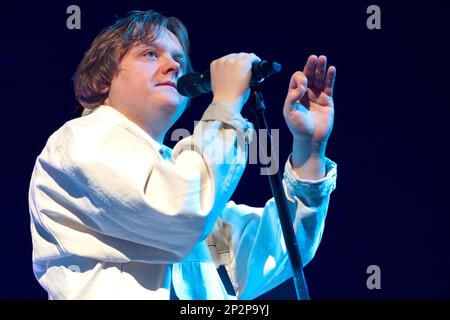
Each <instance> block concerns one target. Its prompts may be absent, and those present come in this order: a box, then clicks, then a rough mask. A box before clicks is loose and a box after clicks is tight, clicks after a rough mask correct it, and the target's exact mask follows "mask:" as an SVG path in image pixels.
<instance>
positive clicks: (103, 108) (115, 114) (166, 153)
mask: <svg viewBox="0 0 450 320" xmlns="http://www.w3.org/2000/svg"><path fill="white" fill-rule="evenodd" d="M93 112H95V113H97V114H102V115H106V116H108V117H110V118H112V119H114V120H116V121H118V122H120V123H122V124H125V125H126V126H127V127H128V128H129V129H130V130H132V131H133V132H134V133H135V134H137V135H139V136H140V137H141V138H143V139H144V140H145V141H146V142H147V143H148V144H149V145H150V146H151V147H152V148H153V149H155V150H156V151H158V152H159V154H161V156H162V157H163V158H164V159H166V160H170V159H171V158H172V149H171V148H169V147H167V146H165V145H163V144H161V143H159V142H158V141H156V140H155V139H153V138H152V137H151V136H150V135H149V134H148V133H147V132H145V131H144V130H143V129H142V128H141V127H139V126H138V125H137V124H136V123H134V122H133V121H131V120H130V119H128V118H127V117H126V116H125V115H124V114H123V113H121V112H120V111H118V110H117V109H115V108H113V107H111V106H109V105H105V104H103V105H100V106H98V107H97V108H95V109H94V110H93V111H92V112H90V113H93Z"/></svg>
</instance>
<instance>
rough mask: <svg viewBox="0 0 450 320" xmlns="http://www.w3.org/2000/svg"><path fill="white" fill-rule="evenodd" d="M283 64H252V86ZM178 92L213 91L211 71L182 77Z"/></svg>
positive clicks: (264, 62)
mask: <svg viewBox="0 0 450 320" xmlns="http://www.w3.org/2000/svg"><path fill="white" fill-rule="evenodd" d="M280 70H281V65H280V64H279V63H277V62H268V61H266V60H263V61H260V62H255V63H253V65H252V78H251V80H250V86H254V85H257V84H259V83H261V82H263V81H264V79H265V78H267V77H268V76H271V75H272V74H275V73H278V72H280ZM177 90H178V92H179V93H180V94H181V95H183V96H185V97H190V98H192V97H197V96H200V95H202V94H205V93H208V92H211V74H210V72H209V71H205V72H203V73H198V72H192V73H187V74H185V75H184V76H182V77H180V79H178V82H177Z"/></svg>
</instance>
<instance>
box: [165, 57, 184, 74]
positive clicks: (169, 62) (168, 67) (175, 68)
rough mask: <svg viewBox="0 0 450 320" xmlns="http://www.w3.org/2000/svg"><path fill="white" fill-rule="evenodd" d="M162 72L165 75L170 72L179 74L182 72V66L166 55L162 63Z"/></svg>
mask: <svg viewBox="0 0 450 320" xmlns="http://www.w3.org/2000/svg"><path fill="white" fill-rule="evenodd" d="M161 70H162V72H163V73H164V74H167V73H170V72H173V73H175V74H178V72H179V71H180V64H179V63H178V62H177V61H176V60H174V59H173V58H172V57H170V56H169V55H164V59H163V62H162V63H161Z"/></svg>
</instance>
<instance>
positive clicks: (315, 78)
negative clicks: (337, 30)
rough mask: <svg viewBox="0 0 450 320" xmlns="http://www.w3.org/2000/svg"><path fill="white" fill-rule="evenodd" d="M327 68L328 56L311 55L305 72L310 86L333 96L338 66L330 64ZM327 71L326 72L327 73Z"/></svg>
mask: <svg viewBox="0 0 450 320" xmlns="http://www.w3.org/2000/svg"><path fill="white" fill-rule="evenodd" d="M326 70H327V57H326V56H324V55H321V56H319V57H317V56H316V55H311V56H309V57H308V60H307V61H306V64H305V68H304V69H303V73H304V74H305V76H306V78H307V79H308V83H309V87H310V88H311V89H313V90H315V91H324V92H325V93H326V94H327V95H329V96H331V97H332V96H333V88H334V81H335V79H336V68H335V67H334V66H330V67H329V68H328V71H326ZM325 73H326V74H325Z"/></svg>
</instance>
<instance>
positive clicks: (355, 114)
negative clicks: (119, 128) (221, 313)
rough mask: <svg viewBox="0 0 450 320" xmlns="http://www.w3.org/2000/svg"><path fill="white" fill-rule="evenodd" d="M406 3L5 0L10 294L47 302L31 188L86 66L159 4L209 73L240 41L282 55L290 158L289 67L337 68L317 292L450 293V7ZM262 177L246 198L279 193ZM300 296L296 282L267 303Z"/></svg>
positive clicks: (243, 47)
mask: <svg viewBox="0 0 450 320" xmlns="http://www.w3.org/2000/svg"><path fill="white" fill-rule="evenodd" d="M392 2H393V1H391V2H389V3H388V2H381V1H354V2H353V3H350V2H347V1H346V2H345V4H344V2H342V1H339V2H338V1H335V2H331V1H312V0H310V1H292V2H290V1H281V0H279V1H269V3H268V4H264V3H263V2H261V1H255V2H249V1H244V0H241V1H237V2H234V1H233V2H225V1H220V2H219V1H217V2H216V1H214V2H208V4H207V3H201V2H195V1H185V2H174V1H121V2H119V1H95V2H94V1H89V2H88V1H75V0H74V1H66V0H64V1H58V2H56V1H55V2H53V1H39V2H34V3H25V2H22V1H19V2H17V3H16V4H14V5H11V4H9V5H6V4H5V2H4V3H3V4H2V9H1V11H2V19H1V24H2V25H1V28H0V30H1V33H2V38H1V39H2V49H1V55H2V57H1V61H0V62H1V74H2V77H1V90H2V95H1V101H2V104H1V107H0V108H1V112H2V122H1V123H2V125H1V130H2V137H3V139H2V142H3V143H2V152H1V159H2V166H1V169H2V170H1V191H2V192H1V194H2V220H1V224H0V225H1V230H0V237H1V238H0V240H1V242H0V245H1V251H0V252H1V255H0V262H1V263H0V275H1V278H0V279H1V280H0V298H4V299H46V294H45V292H44V291H43V290H42V289H41V288H40V286H39V284H38V283H37V281H36V280H35V278H34V276H33V274H32V266H31V239H30V234H29V215H28V203H27V201H28V200H27V191H28V183H29V179H30V174H31V171H32V168H33V165H34V161H35V158H36V157H37V155H38V154H39V153H40V151H41V149H42V148H43V147H44V145H45V142H46V140H47V138H48V137H49V136H50V134H51V133H52V132H54V131H55V130H56V129H57V128H59V127H60V126H61V125H62V124H63V123H64V122H65V121H67V120H69V119H70V116H71V113H72V110H73V108H74V106H75V100H74V95H73V89H72V81H71V78H72V75H73V73H74V70H75V68H76V66H77V64H78V63H79V62H80V60H81V58H82V56H83V54H84V52H85V50H86V49H87V48H88V47H89V45H90V43H91V42H92V40H93V39H94V37H95V36H96V35H97V33H98V32H99V31H100V30H101V29H102V28H103V27H105V26H106V25H108V24H109V23H111V22H112V21H113V20H114V19H115V17H116V16H122V15H123V14H124V13H126V12H127V11H129V10H132V9H141V10H144V9H155V10H157V11H160V12H161V13H163V14H166V15H173V16H177V17H179V18H180V19H181V20H182V21H183V22H184V23H185V24H186V26H187V27H188V29H189V31H190V38H191V45H192V52H191V53H192V54H191V56H192V59H193V62H194V67H195V68H196V69H197V70H204V69H206V68H208V66H209V62H210V61H211V60H213V59H216V58H218V57H220V56H223V55H225V54H228V53H231V52H240V51H246V52H255V53H256V54H258V55H259V56H260V57H262V58H264V59H267V60H276V61H278V62H280V63H281V64H282V65H283V71H282V73H281V74H279V75H277V76H274V77H273V78H271V79H270V80H268V81H267V83H266V86H265V90H264V96H265V100H266V104H267V105H268V106H269V108H270V110H269V111H268V113H267V115H268V118H269V122H270V124H271V126H272V127H273V128H278V129H280V132H281V133H280V137H281V138H280V139H281V155H280V156H281V159H282V161H283V162H284V160H285V159H286V157H287V155H288V154H289V152H290V146H291V136H290V134H289V131H288V130H287V128H286V126H285V123H284V120H283V118H282V112H281V108H282V105H283V102H284V97H285V95H286V90H287V86H288V81H289V78H290V76H291V74H292V73H293V72H294V71H296V70H302V69H303V65H304V63H305V61H306V58H307V57H308V55H310V54H325V55H327V56H328V58H329V62H330V63H331V64H333V65H335V66H336V67H337V80H336V87H335V107H336V119H335V127H334V130H333V133H332V136H331V140H330V142H329V145H328V149H327V155H328V156H329V157H330V158H332V159H333V160H334V161H336V162H337V163H338V168H339V171H338V172H339V175H338V185H337V189H336V190H335V191H334V192H333V194H332V197H331V203H330V208H329V211H328V217H327V223H326V228H325V232H324V236H323V240H322V243H321V246H320V248H319V250H318V252H317V254H316V257H315V258H314V260H313V261H312V262H311V263H310V264H309V265H308V266H306V268H305V274H306V277H307V280H308V284H309V288H310V294H311V297H312V298H313V299H410V298H412V299H438V298H439V299H442V298H444V299H449V298H450V257H449V256H450V255H449V249H448V244H449V240H450V236H449V229H450V228H449V227H450V219H449V214H450V210H449V207H448V199H449V181H450V180H449V164H450V161H449V155H448V147H449V139H448V138H449V137H450V135H449V124H448V114H449V113H448V109H449V108H450V103H449V84H450V81H449V79H450V73H449V68H448V64H449V61H448V58H449V50H448V49H447V48H446V46H445V45H446V42H448V34H449V28H448V23H447V22H445V21H446V20H447V21H448V15H450V11H448V10H445V8H444V4H443V3H444V1H427V2H422V4H416V3H414V2H412V1H395V4H394V3H392ZM71 4H77V5H79V6H80V8H81V30H68V29H67V28H66V19H67V17H68V14H66V8H67V7H68V6H69V5H71ZM371 4H378V5H379V6H380V7H381V19H382V29H381V30H373V31H371V30H368V29H367V28H366V19H367V17H368V14H366V8H367V7H368V6H369V5H371ZM209 99H210V97H202V98H200V99H197V100H194V101H193V104H192V107H191V109H190V110H189V111H188V112H187V113H186V114H185V116H184V118H183V119H182V120H180V122H179V123H177V124H176V125H175V127H185V128H189V130H191V129H192V121H193V120H196V119H198V118H199V117H200V115H201V114H202V112H203V110H204V108H205V107H206V105H207V103H208V101H209ZM244 113H245V116H246V117H247V118H249V119H253V118H252V114H251V113H250V112H249V111H248V110H247V111H244ZM166 143H167V144H168V145H173V144H172V143H171V142H170V141H166ZM258 172H259V169H258V168H257V167H256V166H255V165H249V166H248V167H247V170H246V172H245V174H244V176H243V178H242V180H241V182H240V185H239V187H238V189H237V190H236V192H235V194H234V196H233V199H234V200H235V201H236V202H240V203H246V204H250V205H259V206H261V205H263V204H264V202H265V201H266V200H267V199H268V198H269V197H270V196H271V194H270V189H269V186H268V182H267V181H266V177H264V176H260V175H259V174H258ZM372 264H375V265H378V266H380V268H381V290H368V289H367V287H366V279H367V277H368V275H367V274H366V268H367V267H368V266H369V265H372ZM293 293H294V292H293V287H292V284H291V282H290V281H288V282H286V283H285V284H283V285H281V286H279V287H278V288H276V289H274V290H273V291H272V292H270V293H268V294H267V295H265V296H263V297H264V298H272V299H293V297H294V295H293Z"/></svg>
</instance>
